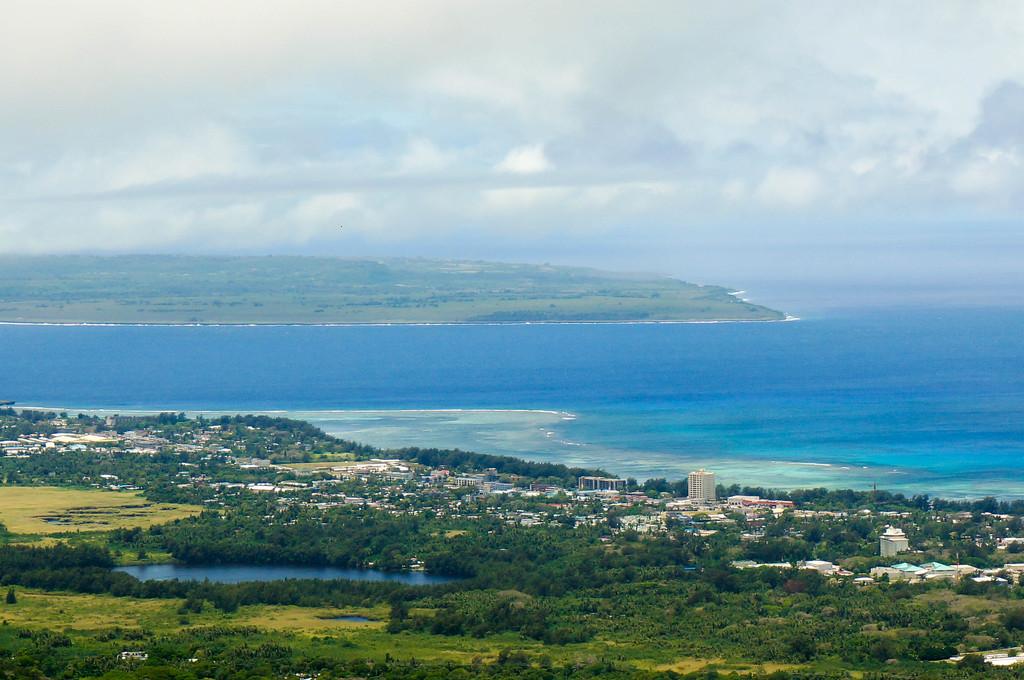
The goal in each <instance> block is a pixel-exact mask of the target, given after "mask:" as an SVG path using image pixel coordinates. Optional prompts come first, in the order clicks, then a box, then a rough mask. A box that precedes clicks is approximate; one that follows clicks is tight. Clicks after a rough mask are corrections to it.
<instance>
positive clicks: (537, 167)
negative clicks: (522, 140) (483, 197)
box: [494, 144, 551, 175]
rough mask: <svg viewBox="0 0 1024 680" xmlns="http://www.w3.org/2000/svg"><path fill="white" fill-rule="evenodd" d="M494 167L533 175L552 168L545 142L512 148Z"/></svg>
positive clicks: (517, 173)
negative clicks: (546, 152) (545, 151)
mask: <svg viewBox="0 0 1024 680" xmlns="http://www.w3.org/2000/svg"><path fill="white" fill-rule="evenodd" d="M494 169H495V170H497V171H498V172H511V173H513V174H516V175H533V174H535V173H538V172H546V171H547V170H550V169H551V161H549V160H548V158H547V156H546V155H545V154H544V145H543V144H533V145H531V146H520V147H518V148H515V149H512V150H511V151H509V152H508V153H507V154H505V157H504V158H503V159H501V161H500V162H499V163H498V164H497V165H495V166H494Z"/></svg>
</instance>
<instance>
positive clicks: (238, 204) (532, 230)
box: [0, 0, 1024, 307]
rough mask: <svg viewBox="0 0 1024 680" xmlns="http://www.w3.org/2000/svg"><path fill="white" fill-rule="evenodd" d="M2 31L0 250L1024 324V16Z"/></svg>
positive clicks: (586, 11) (174, 6) (636, 1)
mask: <svg viewBox="0 0 1024 680" xmlns="http://www.w3.org/2000/svg"><path fill="white" fill-rule="evenodd" d="M0 17H2V20H0V253H16V254H22V253H24V254H28V253H79V252H102V253H122V252H123V253H131V252H145V253H163V252H169V253H238V254H257V253H258V254H277V253H303V254H329V255H342V256H374V257H376V256H391V255H400V256H427V257H452V258H480V259H498V260H516V261H535V262H552V263H566V264H585V265H593V266H601V267H606V268H614V269H628V270H640V271H657V272H663V273H666V274H671V275H673V276H679V277H681V278H685V279H687V280H692V281H698V282H709V283H721V284H725V285H733V286H737V287H743V288H746V289H747V290H748V292H749V294H750V296H751V297H752V298H753V299H755V300H757V301H761V302H777V301H781V302H790V301H792V302H794V303H795V304H797V305H798V306H799V305H800V304H805V305H806V306H808V307H813V306H814V305H820V306H824V307H827V306H829V305H833V306H837V305H842V304H847V303H853V302H857V301H893V300H904V301H914V302H916V301H922V302H936V303H943V304H949V303H956V304H965V303H966V304H975V303H977V304H1003V303H1007V302H1010V303H1014V304H1024V296H1022V294H1021V292H1020V291H1021V290H1024V271H1022V270H1024V267H1022V266H1021V262H1024V259H1022V257H1024V3H1019V2H962V3H960V2H944V1H941V0H936V1H934V2H929V3H920V2H898V1H893V2H865V3H850V2H810V1H806V2H800V1H794V2H770V1H759V2H744V1H736V2H728V3H707V2H684V1H680V0H674V1H669V2H654V1H644V0H631V2H628V3H624V2H603V1H602V0H587V1H585V2H572V1H566V2H550V1H548V2H532V1H529V0H517V1H516V2H504V1H501V0H494V1H489V2H481V1H479V0H475V1H461V0H432V1H431V2H396V1H388V0H376V1H374V2H341V1H338V0H332V1H329V2H319V1H314V0H305V1H301V0H300V1H296V2H288V3H284V2H262V1H260V0H246V1H245V2H235V1H233V0H224V1H221V2H217V3H208V2H190V1H182V2H176V3H167V2H162V1H161V2H147V1H145V0H142V1H140V0H133V1H124V2H121V1H109V0H96V1H95V2H90V3H58V2H46V1H43V0H33V1H29V2H22V1H21V0H6V1H5V2H4V3H3V5H2V6H0ZM814 290H817V291H827V292H821V293H818V294H817V297H815V295H814V294H812V293H811V292H810V291H814ZM812 298H813V299H812Z"/></svg>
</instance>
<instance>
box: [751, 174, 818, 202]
mask: <svg viewBox="0 0 1024 680" xmlns="http://www.w3.org/2000/svg"><path fill="white" fill-rule="evenodd" d="M821 188H822V183H821V179H820V178H819V177H818V175H817V174H816V173H814V172H812V171H810V170H806V169H803V168H772V169H770V170H769V171H768V173H767V174H766V175H765V176H764V179H763V180H762V181H761V183H760V184H759V185H758V187H757V191H756V192H755V193H756V195H757V197H758V198H759V199H760V200H761V201H764V202H765V203H768V204H772V205H782V206H789V207H800V206H804V205H806V204H808V203H810V202H811V201H813V200H815V199H816V198H817V197H818V196H819V194H820V193H821Z"/></svg>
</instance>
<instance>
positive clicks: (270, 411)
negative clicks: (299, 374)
mask: <svg viewBox="0 0 1024 680" xmlns="http://www.w3.org/2000/svg"><path fill="white" fill-rule="evenodd" d="M17 410H29V411H63V412H67V413H72V412H75V413H86V412H91V413H112V414H144V415H148V414H160V413H170V412H184V413H198V414H222V413H233V414H242V413H244V414H251V415H264V414H274V415H278V414H289V413H290V414H310V415H316V416H323V415H327V414H338V415H348V414H372V413H385V414H387V413H467V414H480V413H499V414H501V413H527V414H543V415H549V416H559V417H560V418H562V419H563V420H566V419H570V420H575V419H576V418H578V417H579V416H577V415H576V414H575V413H572V412H570V411H551V410H548V409H539V408H376V409H357V408H353V409H338V408H332V409H257V410H248V411H238V410H234V409H189V408H186V409H170V410H168V409H166V408H165V409H163V410H161V409H160V408H153V409H139V408H111V407H103V408H89V407H81V406H79V407H75V406H36V405H31V404H25V405H17ZM297 420H301V418H297Z"/></svg>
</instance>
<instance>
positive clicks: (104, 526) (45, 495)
mask: <svg viewBox="0 0 1024 680" xmlns="http://www.w3.org/2000/svg"><path fill="white" fill-rule="evenodd" d="M201 509H202V508H199V507H195V506H189V505H179V504H173V503H153V502H151V501H148V500H146V499H145V498H143V497H142V496H141V495H140V494H138V493H136V492H129V491H101V490H99V489H68V488H58V487H47V486H0V522H2V523H3V524H4V526H6V527H7V529H8V531H11V532H12V533H15V534H59V533H65V532H68V531H108V530H110V529H119V528H124V527H137V526H138V527H149V526H152V525H153V524H159V523H162V522H169V521H171V520H174V519H179V518H181V517H188V516H189V515H194V514H196V513H197V512H199V511H200V510H201Z"/></svg>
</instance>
